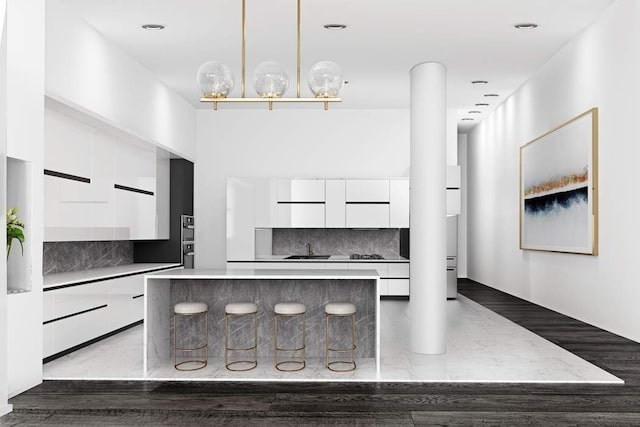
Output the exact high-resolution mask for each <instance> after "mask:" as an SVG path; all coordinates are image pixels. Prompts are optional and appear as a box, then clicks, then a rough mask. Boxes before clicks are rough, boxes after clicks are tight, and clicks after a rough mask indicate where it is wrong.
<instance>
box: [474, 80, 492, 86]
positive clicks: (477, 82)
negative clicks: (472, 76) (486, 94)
mask: <svg viewBox="0 0 640 427" xmlns="http://www.w3.org/2000/svg"><path fill="white" fill-rule="evenodd" d="M487 83H489V82H488V81H486V80H474V81H472V82H471V84H472V85H486V84H487Z"/></svg>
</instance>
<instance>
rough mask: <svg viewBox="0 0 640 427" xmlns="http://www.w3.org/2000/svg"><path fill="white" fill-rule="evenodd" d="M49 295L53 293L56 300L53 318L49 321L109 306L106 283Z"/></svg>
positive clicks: (54, 292) (57, 291) (83, 286)
mask: <svg viewBox="0 0 640 427" xmlns="http://www.w3.org/2000/svg"><path fill="white" fill-rule="evenodd" d="M47 293H51V294H52V295H53V299H54V303H53V307H54V309H53V316H52V317H51V318H50V319H47V320H51V319H57V318H60V317H65V316H72V315H75V314H77V313H80V312H82V311H87V310H92V309H95V308H96V307H100V306H103V305H105V304H107V286H106V285H105V283H104V282H97V283H90V284H87V285H78V286H71V287H69V288H63V289H57V290H53V291H47ZM47 298H50V296H47Z"/></svg>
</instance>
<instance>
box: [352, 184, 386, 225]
mask: <svg viewBox="0 0 640 427" xmlns="http://www.w3.org/2000/svg"><path fill="white" fill-rule="evenodd" d="M345 190H346V191H345V192H346V208H345V209H346V215H345V218H346V219H345V226H346V227H347V228H388V227H389V180H388V179H349V180H347V181H346V188H345Z"/></svg>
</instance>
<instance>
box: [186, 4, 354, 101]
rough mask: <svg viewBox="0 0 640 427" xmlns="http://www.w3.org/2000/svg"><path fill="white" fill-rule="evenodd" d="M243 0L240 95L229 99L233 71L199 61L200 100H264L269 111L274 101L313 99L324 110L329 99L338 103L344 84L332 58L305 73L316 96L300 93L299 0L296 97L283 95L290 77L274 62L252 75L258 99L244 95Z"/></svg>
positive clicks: (258, 68) (215, 64) (340, 72)
mask: <svg viewBox="0 0 640 427" xmlns="http://www.w3.org/2000/svg"><path fill="white" fill-rule="evenodd" d="M245 3H246V0H242V79H241V96H240V98H228V97H227V96H228V95H229V93H230V92H231V90H232V89H233V87H234V78H233V74H232V73H231V70H230V69H229V67H227V66H226V65H224V64H221V63H219V62H216V61H210V62H206V63H204V64H202V65H201V66H200V68H199V69H198V74H197V82H198V86H199V87H200V90H201V91H202V95H203V96H202V98H200V102H211V103H213V109H214V110H217V109H218V104H219V103H229V102H233V103H246V102H253V103H255V102H265V103H267V104H268V106H269V110H272V109H273V103H279V102H305V103H309V102H312V103H313V102H315V103H323V104H324V109H325V110H328V109H329V103H330V102H341V101H342V100H341V99H340V98H339V97H338V95H339V94H340V91H341V90H342V88H343V87H344V77H343V75H342V70H341V69H340V67H339V66H338V65H337V64H335V63H334V62H331V61H320V62H318V63H317V64H314V65H313V66H312V67H311V69H310V70H309V73H308V74H307V83H308V85H309V89H310V90H311V92H312V93H313V94H314V95H315V98H302V97H301V96H300V0H297V3H298V10H297V21H298V23H297V24H298V26H297V44H296V46H297V69H296V92H297V93H296V97H295V98H285V97H283V95H284V94H285V93H286V91H287V89H288V87H289V77H288V76H287V72H286V71H285V69H284V68H283V67H282V66H281V65H280V64H278V63H277V62H275V61H266V62H262V63H261V64H259V65H258V66H257V67H256V69H255V71H254V74H253V85H254V87H255V90H256V93H257V94H258V98H248V97H245V92H246V91H245V87H246V76H245V74H246V69H245V64H246V61H245V10H246V8H245V6H246V5H245Z"/></svg>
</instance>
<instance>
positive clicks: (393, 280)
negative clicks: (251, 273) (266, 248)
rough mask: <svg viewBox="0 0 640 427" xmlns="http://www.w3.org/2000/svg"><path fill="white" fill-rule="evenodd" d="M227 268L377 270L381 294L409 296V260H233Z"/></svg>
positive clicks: (228, 263)
mask: <svg viewBox="0 0 640 427" xmlns="http://www.w3.org/2000/svg"><path fill="white" fill-rule="evenodd" d="M227 268H229V269H234V270H244V269H256V270H273V269H277V270H293V269H296V270H309V269H312V270H313V269H316V270H320V269H326V270H332V269H333V270H376V272H377V273H378V275H380V284H379V287H380V295H381V296H387V295H388V296H409V282H410V279H409V263H408V262H388V263H387V262H315V261H314V262H300V261H291V262H286V261H285V262H255V263H254V262H233V261H227Z"/></svg>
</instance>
